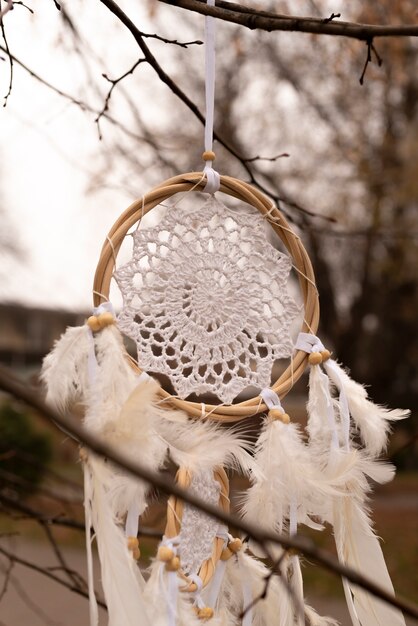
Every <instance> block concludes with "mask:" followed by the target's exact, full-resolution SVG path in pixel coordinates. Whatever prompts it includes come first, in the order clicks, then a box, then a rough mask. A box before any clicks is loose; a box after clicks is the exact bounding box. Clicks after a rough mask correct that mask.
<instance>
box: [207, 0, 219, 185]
mask: <svg viewBox="0 0 418 626" xmlns="http://www.w3.org/2000/svg"><path fill="white" fill-rule="evenodd" d="M207 4H208V6H215V0H207ZM205 96H206V122H205V151H212V149H213V119H214V109H215V18H213V17H211V16H210V15H207V16H206V17H205ZM203 171H204V173H205V174H206V180H207V183H206V187H205V188H204V189H203V191H204V192H205V193H210V194H214V193H216V192H217V191H219V187H220V176H219V174H218V172H216V171H215V170H214V169H213V167H212V161H207V162H206V165H205V169H204V170H203Z"/></svg>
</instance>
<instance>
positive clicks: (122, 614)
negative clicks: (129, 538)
mask: <svg viewBox="0 0 418 626" xmlns="http://www.w3.org/2000/svg"><path fill="white" fill-rule="evenodd" d="M88 466H89V469H90V471H91V486H92V493H91V495H90V498H89V503H90V506H91V518H92V521H93V526H94V529H95V531H96V537H97V545H98V551H99V556H100V562H101V581H102V586H103V591H104V594H105V599H106V604H107V608H108V615H109V626H151V624H152V622H151V621H150V620H149V618H148V615H147V612H146V604H145V600H144V597H143V588H144V581H143V578H142V576H141V574H140V571H139V569H138V566H137V564H136V562H135V561H134V559H133V557H132V554H131V553H130V552H129V550H128V548H127V545H126V540H125V537H124V535H123V533H122V530H121V528H120V527H119V526H118V525H117V523H116V520H115V519H114V516H113V514H112V511H111V508H110V506H109V503H108V500H107V494H106V491H105V489H104V487H103V484H104V483H105V482H106V478H105V477H103V471H104V463H103V461H101V460H99V459H96V458H95V457H94V456H93V455H90V456H89V459H88Z"/></svg>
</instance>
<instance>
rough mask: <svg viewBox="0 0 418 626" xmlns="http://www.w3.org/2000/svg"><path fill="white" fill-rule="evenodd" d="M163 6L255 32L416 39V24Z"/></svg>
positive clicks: (200, 2)
mask: <svg viewBox="0 0 418 626" xmlns="http://www.w3.org/2000/svg"><path fill="white" fill-rule="evenodd" d="M159 1H160V2H163V3H164V4H169V5H171V6H176V7H179V8H181V9H186V10H188V11H195V12H196V13H201V14H202V15H211V16H212V17H216V18H218V19H221V20H225V21H227V22H232V23H233V24H239V25H241V26H245V27H246V28H249V29H251V30H254V29H259V30H265V31H268V32H272V31H292V32H299V33H313V34H317V35H334V36H339V37H349V38H351V39H359V40H360V41H368V40H370V39H373V38H375V37H418V25H410V24H408V25H401V24H399V25H388V26H382V25H379V24H356V23H353V22H342V21H341V22H340V21H336V18H337V17H338V15H334V14H333V15H332V16H331V17H330V18H325V19H319V18H314V17H299V16H294V15H280V14H278V13H270V12H268V11H259V10H256V9H252V8H250V7H244V6H241V5H239V4H235V3H233V2H224V1H222V0H218V1H217V3H216V6H214V7H213V6H210V5H208V4H206V1H205V0H159Z"/></svg>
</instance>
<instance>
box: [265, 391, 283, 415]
mask: <svg viewBox="0 0 418 626" xmlns="http://www.w3.org/2000/svg"><path fill="white" fill-rule="evenodd" d="M260 396H261V398H262V399H263V402H264V404H265V405H267V406H268V408H269V409H279V411H283V413H284V409H283V407H282V405H281V402H280V398H279V396H278V395H277V393H276V392H275V391H273V389H270V388H269V387H266V388H265V389H263V390H262V391H261V392H260Z"/></svg>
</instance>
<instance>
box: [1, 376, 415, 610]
mask: <svg viewBox="0 0 418 626" xmlns="http://www.w3.org/2000/svg"><path fill="white" fill-rule="evenodd" d="M0 389H3V390H4V391H6V392H8V393H10V394H12V395H13V396H14V397H16V398H18V399H20V400H22V401H24V402H26V403H27V404H29V406H31V407H33V408H34V409H36V410H37V411H39V413H40V416H41V417H43V418H44V419H45V420H48V421H52V422H53V423H54V424H55V425H56V426H58V428H60V429H61V430H63V431H64V432H66V433H67V434H70V435H71V436H72V437H73V438H74V439H75V440H77V441H79V442H83V444H84V445H85V446H86V447H87V448H89V449H90V450H91V451H92V452H94V453H95V454H98V455H99V456H102V457H105V458H107V459H108V460H109V461H111V462H113V463H115V464H116V465H118V466H119V467H121V468H123V469H124V470H126V471H128V472H130V473H131V474H133V475H134V476H137V477H138V478H141V479H142V480H144V481H145V482H147V483H149V484H150V485H153V486H154V487H156V488H158V489H160V490H161V491H162V492H163V493H166V494H172V495H174V496H176V497H177V498H179V499H181V500H183V501H184V502H187V503H188V504H190V505H192V506H194V507H196V508H197V509H199V510H201V511H203V512H204V513H206V514H207V515H208V516H210V517H212V518H214V519H217V520H219V521H221V522H223V523H224V524H227V525H228V526H230V527H234V528H236V529H237V530H239V531H241V532H242V533H243V534H244V535H248V536H249V537H251V538H252V539H253V540H254V541H255V542H256V543H258V544H259V545H260V546H261V547H262V549H263V550H264V552H265V553H266V554H267V555H268V554H269V551H268V547H267V546H268V544H269V543H275V544H279V545H281V546H283V547H284V548H285V549H294V550H296V551H297V552H300V553H303V554H305V555H306V556H308V557H309V558H310V559H312V560H313V561H314V562H316V563H317V564H318V565H321V566H322V567H324V568H325V569H327V570H328V571H331V572H332V573H334V574H339V575H340V576H343V577H344V578H347V579H348V580H350V581H351V582H352V583H354V584H356V585H358V586H360V587H362V588H363V589H365V590H366V591H368V592H370V593H372V594H373V595H375V596H376V597H378V598H380V599H381V600H384V601H385V602H387V603H388V604H391V605H392V606H395V607H397V608H399V609H400V610H402V611H404V613H405V614H407V615H409V616H411V617H414V618H415V619H417V620H418V606H417V605H415V604H413V603H412V602H409V601H408V600H405V599H403V598H400V597H394V596H392V595H391V594H390V593H388V592H387V591H386V590H384V589H382V588H380V587H379V585H376V584H375V583H374V582H373V581H371V580H369V579H368V578H366V577H365V576H363V575H362V574H360V573H359V572H357V571H355V570H353V569H352V568H351V567H347V566H345V565H342V564H341V563H339V562H338V561H337V560H336V559H335V558H334V557H332V556H331V555H329V554H328V553H327V552H325V551H323V550H321V549H319V548H317V547H316V546H315V544H314V543H313V541H311V540H310V539H308V538H307V537H302V536H292V537H289V536H282V535H278V534H277V533H274V532H266V531H263V530H260V528H259V527H257V526H254V525H252V524H249V523H248V522H246V521H243V520H240V519H238V518H237V516H235V515H231V514H229V513H226V512H224V511H222V510H221V509H219V508H218V507H216V506H214V505H211V504H208V503H207V502H205V501H203V500H202V499H201V498H199V497H197V496H195V495H193V494H192V493H190V492H189V491H187V490H185V489H181V488H180V487H179V486H178V485H177V484H175V483H174V481H172V480H171V479H168V477H167V476H166V475H162V474H160V473H156V472H153V471H151V470H149V469H148V468H147V467H144V466H142V465H140V464H138V463H137V462H135V463H134V462H132V461H131V460H130V459H126V458H124V456H123V455H122V454H120V452H118V451H117V450H115V449H114V448H113V447H112V446H109V445H108V444H107V443H105V442H104V441H103V440H101V439H99V438H97V437H96V436H94V435H93V434H92V433H91V432H90V431H88V430H87V429H86V428H85V427H84V426H82V425H81V424H79V423H78V422H77V421H76V420H75V419H73V418H70V417H68V416H62V415H59V414H58V413H56V411H54V410H53V409H52V408H51V407H50V406H48V405H47V404H46V403H45V402H44V401H43V400H42V399H41V397H40V396H39V394H38V392H37V391H36V390H34V389H33V388H31V387H30V386H28V384H27V383H26V382H24V381H21V380H19V379H18V378H17V377H16V376H14V375H13V374H12V373H11V372H10V371H8V370H7V368H5V367H3V366H0ZM59 582H62V581H61V580H59Z"/></svg>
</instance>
